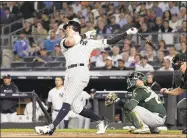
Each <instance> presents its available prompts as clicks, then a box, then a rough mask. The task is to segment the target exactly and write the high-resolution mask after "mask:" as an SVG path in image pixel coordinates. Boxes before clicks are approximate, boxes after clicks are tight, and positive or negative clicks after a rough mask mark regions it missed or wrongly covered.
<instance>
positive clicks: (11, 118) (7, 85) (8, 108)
mask: <svg viewBox="0 0 187 138" xmlns="http://www.w3.org/2000/svg"><path fill="white" fill-rule="evenodd" d="M16 92H18V88H17V86H16V85H15V84H13V83H12V82H11V76H10V75H9V74H8V75H5V76H3V84H2V85H1V86H0V93H5V94H6V93H16ZM17 104H18V101H17V99H3V100H1V101H0V105H1V106H0V115H1V122H16V116H17V113H16V110H17Z"/></svg>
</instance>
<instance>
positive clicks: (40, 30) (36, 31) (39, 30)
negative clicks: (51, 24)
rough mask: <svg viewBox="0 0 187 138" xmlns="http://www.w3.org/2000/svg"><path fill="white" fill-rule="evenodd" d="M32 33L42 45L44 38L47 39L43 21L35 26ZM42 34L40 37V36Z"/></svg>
mask: <svg viewBox="0 0 187 138" xmlns="http://www.w3.org/2000/svg"><path fill="white" fill-rule="evenodd" d="M32 34H33V35H34V38H35V42H36V43H37V44H38V45H41V43H42V42H43V40H44V39H46V37H47V36H46V35H47V31H46V30H45V29H44V28H43V25H42V23H40V22H38V23H37V28H33V30H32ZM39 35H40V37H38V36H39Z"/></svg>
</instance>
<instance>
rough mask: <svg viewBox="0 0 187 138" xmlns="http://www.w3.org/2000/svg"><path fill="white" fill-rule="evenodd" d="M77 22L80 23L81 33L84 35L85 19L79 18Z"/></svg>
mask: <svg viewBox="0 0 187 138" xmlns="http://www.w3.org/2000/svg"><path fill="white" fill-rule="evenodd" d="M79 21H80V25H81V33H85V32H86V21H85V17H80V18H79Z"/></svg>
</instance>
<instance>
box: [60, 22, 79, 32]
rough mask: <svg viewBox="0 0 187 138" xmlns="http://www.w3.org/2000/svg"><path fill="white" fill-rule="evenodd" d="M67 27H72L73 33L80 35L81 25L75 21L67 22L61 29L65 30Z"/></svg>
mask: <svg viewBox="0 0 187 138" xmlns="http://www.w3.org/2000/svg"><path fill="white" fill-rule="evenodd" d="M68 26H72V27H73V30H74V31H75V32H79V33H81V25H80V24H79V23H78V22H76V21H69V22H68V23H67V24H65V25H64V26H63V29H64V30H66V29H67V27H68Z"/></svg>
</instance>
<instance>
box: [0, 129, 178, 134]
mask: <svg viewBox="0 0 187 138" xmlns="http://www.w3.org/2000/svg"><path fill="white" fill-rule="evenodd" d="M0 131H1V132H27V133H28V132H31V133H32V132H34V130H33V129H1V130H0ZM56 132H81V133H88V132H93V133H94V132H96V130H95V129H57V130H56ZM127 132H128V130H122V129H121V130H120V129H115V130H109V129H108V130H107V133H127ZM161 134H181V131H180V130H167V131H166V130H162V131H161Z"/></svg>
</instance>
